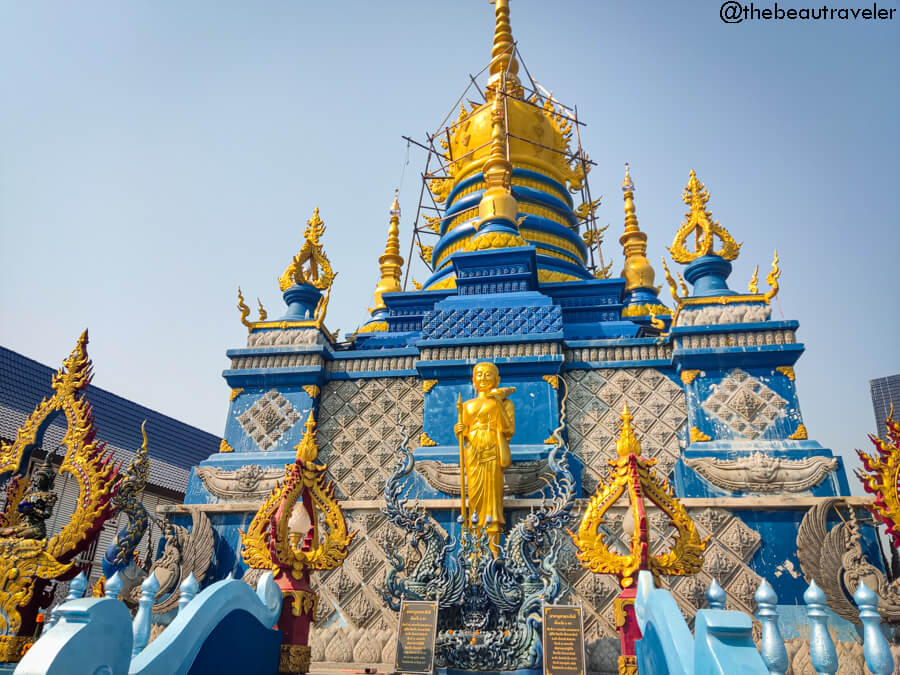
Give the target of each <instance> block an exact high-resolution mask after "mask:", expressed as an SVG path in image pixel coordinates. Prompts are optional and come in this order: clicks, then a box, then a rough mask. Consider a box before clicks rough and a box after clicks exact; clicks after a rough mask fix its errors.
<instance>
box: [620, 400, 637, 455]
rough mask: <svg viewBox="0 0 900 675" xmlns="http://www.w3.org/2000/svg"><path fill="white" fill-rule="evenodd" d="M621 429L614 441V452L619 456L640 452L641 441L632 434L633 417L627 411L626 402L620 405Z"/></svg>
mask: <svg viewBox="0 0 900 675" xmlns="http://www.w3.org/2000/svg"><path fill="white" fill-rule="evenodd" d="M621 419H622V431H621V432H620V433H619V439H618V440H617V441H616V453H617V454H618V455H619V457H627V456H628V455H637V456H640V454H641V442H640V441H639V440H638V439H637V436H635V435H634V428H633V427H632V426H631V422H632V420H634V417H633V416H632V414H631V413H630V412H628V404H627V403H626V404H625V405H624V406H623V407H622V418H621Z"/></svg>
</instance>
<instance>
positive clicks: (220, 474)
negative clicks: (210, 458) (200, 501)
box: [197, 464, 284, 501]
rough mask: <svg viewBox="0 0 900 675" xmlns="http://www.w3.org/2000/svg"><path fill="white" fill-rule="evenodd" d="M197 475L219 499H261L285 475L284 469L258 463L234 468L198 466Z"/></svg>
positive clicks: (266, 495)
mask: <svg viewBox="0 0 900 675" xmlns="http://www.w3.org/2000/svg"><path fill="white" fill-rule="evenodd" d="M197 476H198V477H199V478H200V480H201V481H202V482H203V486H204V487H205V488H206V489H207V490H209V493H210V494H211V495H213V496H215V497H218V498H219V499H237V500H243V501H261V500H263V499H265V498H266V497H268V495H269V493H270V492H271V491H272V488H274V487H275V483H277V482H278V480H279V479H280V478H282V477H283V476H284V469H280V468H274V469H271V468H270V469H264V468H263V467H261V466H259V465H258V464H246V465H244V466H242V467H241V468H239V469H234V470H228V469H220V468H218V467H214V466H198V467H197Z"/></svg>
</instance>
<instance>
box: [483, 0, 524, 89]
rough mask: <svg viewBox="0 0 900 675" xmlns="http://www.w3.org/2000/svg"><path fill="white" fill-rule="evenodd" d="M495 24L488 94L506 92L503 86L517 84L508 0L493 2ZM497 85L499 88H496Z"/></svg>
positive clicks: (495, 0)
mask: <svg viewBox="0 0 900 675" xmlns="http://www.w3.org/2000/svg"><path fill="white" fill-rule="evenodd" d="M492 4H493V5H494V7H495V10H494V12H495V15H496V24H495V26H494V44H493V47H492V48H491V65H490V76H489V77H488V92H490V91H491V90H492V89H494V88H499V89H500V90H501V91H506V88H505V86H503V85H504V84H509V85H513V86H516V85H518V84H519V78H518V77H517V75H516V74H517V73H518V72H519V63H518V61H516V43H515V41H514V40H513V36H512V26H511V25H510V23H509V0H493V3H492ZM498 85H499V86H498Z"/></svg>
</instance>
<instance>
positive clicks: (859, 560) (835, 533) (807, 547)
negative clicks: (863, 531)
mask: <svg viewBox="0 0 900 675" xmlns="http://www.w3.org/2000/svg"><path fill="white" fill-rule="evenodd" d="M840 502H841V500H840V498H837V497H836V498H833V499H827V500H825V501H823V502H821V503H819V504H817V505H816V506H814V507H812V508H811V509H810V510H809V511H808V512H807V513H806V515H805V516H803V521H802V522H801V523H800V530H799V531H798V533H797V557H798V558H799V559H800V567H801V568H802V569H803V575H804V578H805V579H806V581H807V582H809V581H810V580H812V579H815V581H816V583H817V584H818V585H819V586H820V587H821V588H822V590H823V591H825V595H826V596H827V598H828V606H829V607H831V609H833V610H834V611H835V612H836V613H838V614H839V615H841V616H842V617H844V618H845V619H847V621H852V622H853V623H855V624H859V623H860V620H859V610H858V609H857V607H856V605H854V603H853V593H854V592H855V591H856V589H857V588H858V587H859V583H860V582H861V581H864V582H866V586H868V587H869V588H871V589H872V590H873V591H875V593H876V594H877V595H878V613H879V614H881V617H882V619H884V620H885V621H887V622H888V623H897V622H900V579H898V580H895V581H894V582H893V583H890V582H888V580H887V578H886V577H885V576H884V573H883V572H881V570H879V569H877V568H876V567H874V566H873V565H872V564H871V563H870V562H869V561H868V560H867V559H866V556H865V555H864V554H863V550H862V544H861V541H860V540H861V535H860V531H859V523H858V522H857V520H856V513H855V511H854V509H853V508H852V507H850V508H847V509H846V511H847V515H846V516H845V515H843V514H842V513H841V512H840V511H839V510H838V506H839V504H840ZM832 509H835V511H838V515H839V516H840V517H841V522H840V523H839V524H838V525H835V526H834V527H832V528H831V529H830V530H829V529H828V524H827V520H828V515H829V513H830V512H831V510H832Z"/></svg>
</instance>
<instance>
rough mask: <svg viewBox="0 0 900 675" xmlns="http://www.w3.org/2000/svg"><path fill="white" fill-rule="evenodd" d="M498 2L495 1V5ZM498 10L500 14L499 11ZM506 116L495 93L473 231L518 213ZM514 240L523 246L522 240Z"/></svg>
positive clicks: (512, 220) (499, 0)
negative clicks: (513, 191) (487, 153)
mask: <svg viewBox="0 0 900 675" xmlns="http://www.w3.org/2000/svg"><path fill="white" fill-rule="evenodd" d="M501 1H502V0H497V4H498V5H499V4H500V2H501ZM497 11H498V13H499V11H500V10H499V9H498V10H497ZM505 118H506V98H505V97H503V96H497V97H495V98H494V100H493V102H492V103H491V154H490V156H489V157H488V158H487V160H486V161H485V163H484V169H482V170H483V172H484V184H485V190H484V194H483V195H482V197H481V201H480V202H479V204H478V217H479V220H478V222H477V223H476V224H475V229H476V230H477V229H478V227H479V226H480V225H481V223H482V222H484V221H485V220H487V219H488V218H502V219H504V220H508V221H511V222H512V223H515V222H516V216H517V215H518V212H519V204H518V202H517V201H516V198H515V197H513V194H512V190H511V189H510V183H511V181H512V163H510V161H509V147H508V145H507V137H506V122H505ZM517 243H518V244H520V245H523V246H524V245H525V241H524V240H522V241H521V242H517ZM504 245H515V244H509V243H507V244H504Z"/></svg>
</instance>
